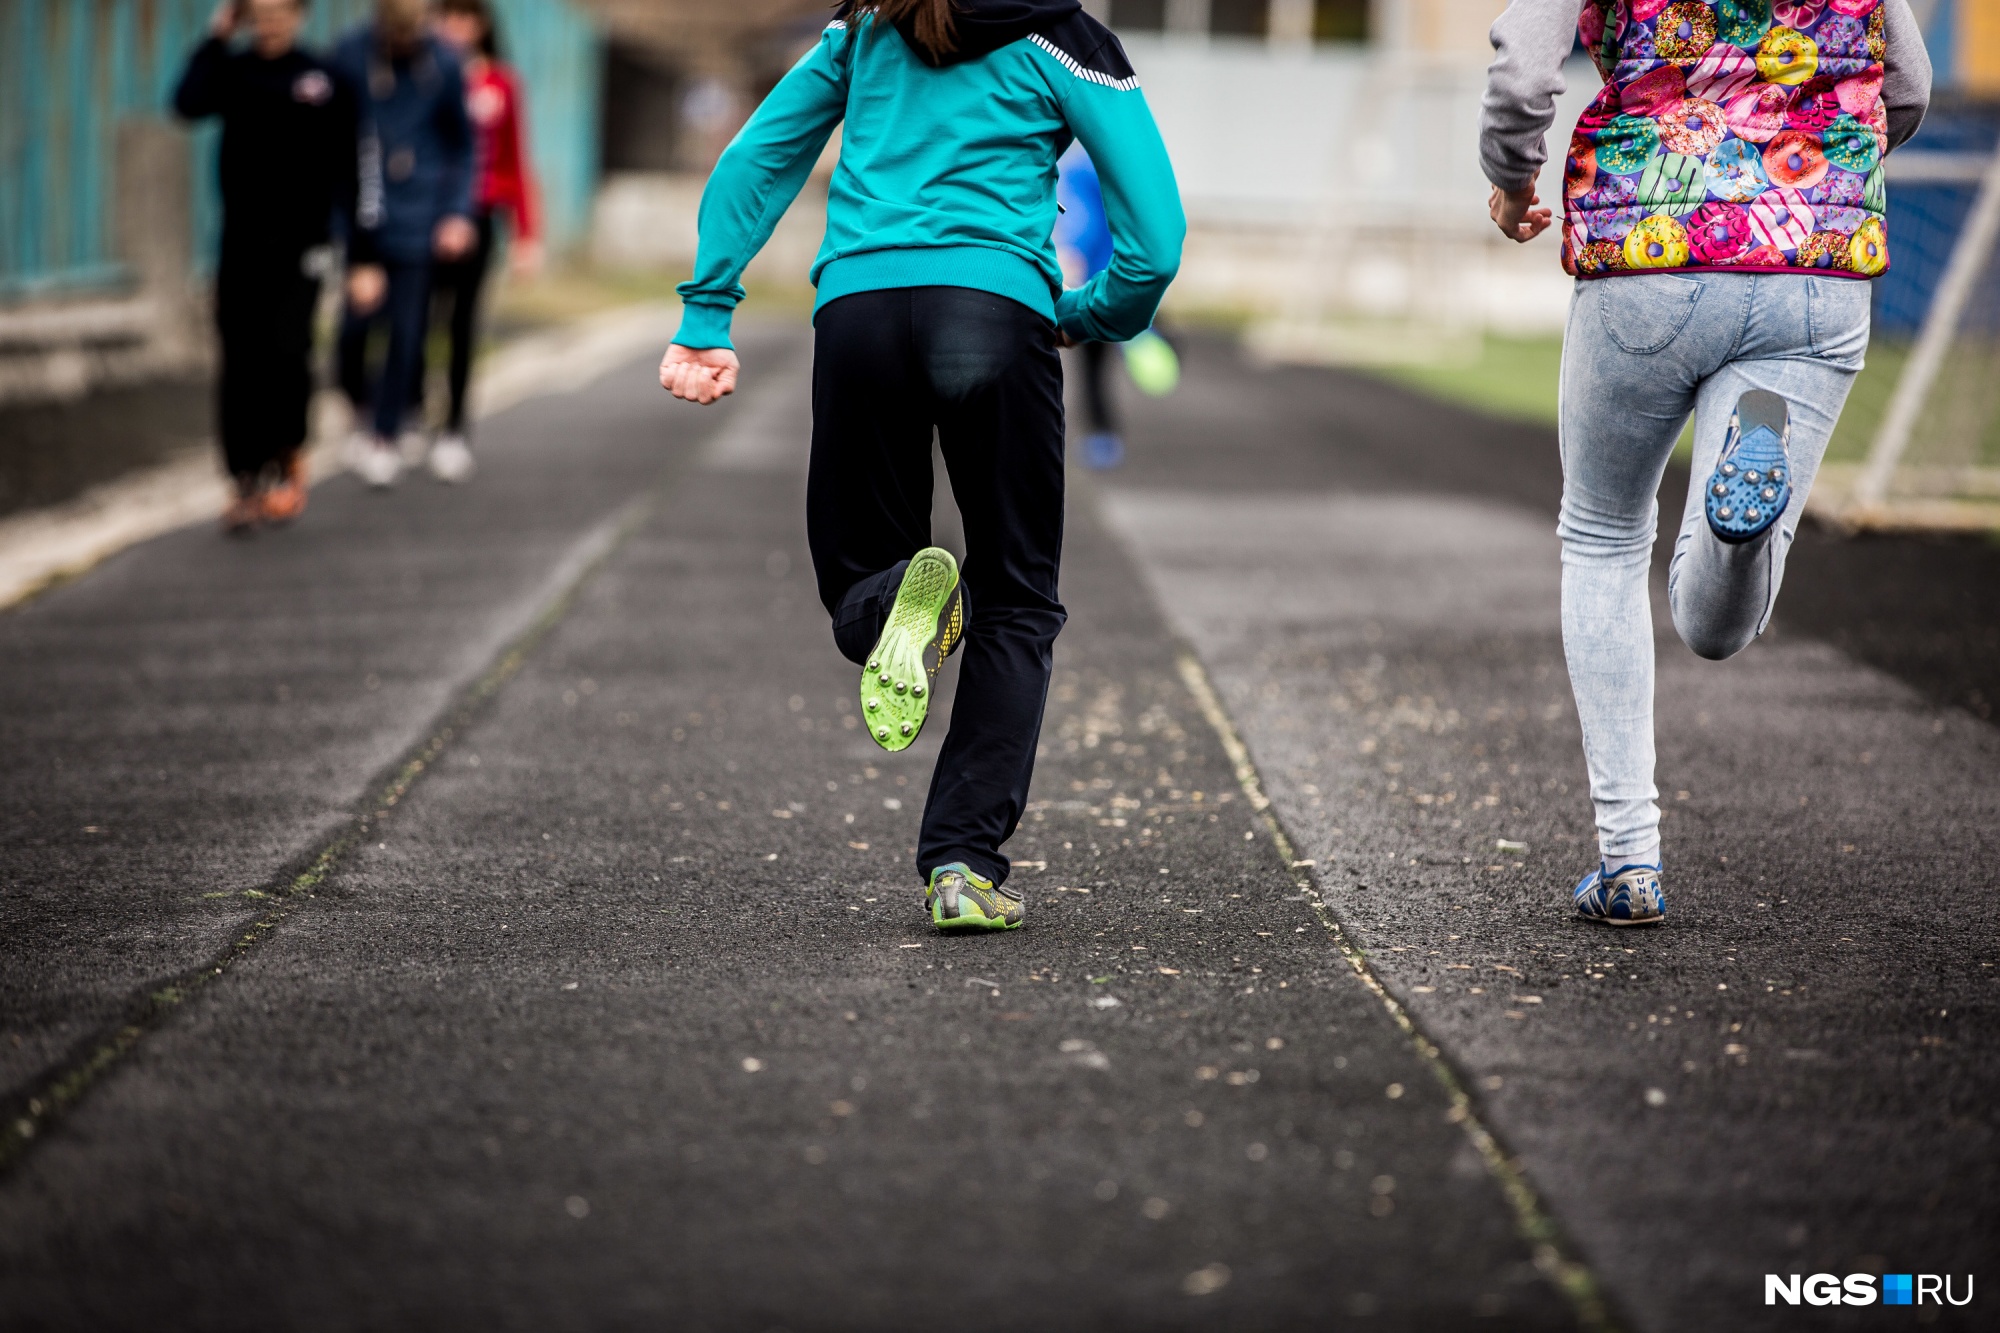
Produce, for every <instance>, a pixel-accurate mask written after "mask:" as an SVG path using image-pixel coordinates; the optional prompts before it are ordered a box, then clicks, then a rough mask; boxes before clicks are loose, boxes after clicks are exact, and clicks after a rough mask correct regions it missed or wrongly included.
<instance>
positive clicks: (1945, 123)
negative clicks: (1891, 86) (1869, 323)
mask: <svg viewBox="0 0 2000 1333" xmlns="http://www.w3.org/2000/svg"><path fill="white" fill-rule="evenodd" d="M1996 145H2000V107H1992V106H1985V107H1977V106H1967V107H1954V108H1949V109H1934V110H1933V111H1932V112H1931V113H1930V115H1929V116H1927V117H1925V119H1924V125H1923V128H1922V129H1921V130H1919V131H1918V132H1917V137H1916V138H1915V139H1913V140H1911V141H1910V143H1909V145H1908V146H1906V147H1904V148H1901V149H1899V150H1897V152H1896V154H1895V156H1893V157H1892V158H1890V159H1889V160H1890V162H1891V163H1892V164H1896V163H1904V164H1907V163H1909V162H1911V161H1912V160H1914V159H1917V158H1919V157H1921V156H1923V155H1925V154H1930V153H1949V154H1952V155H1953V156H1959V155H1965V156H1967V157H1990V156H1991V155H1992V154H1993V151H1994V148H1995V147H1996ZM1893 170H1894V167H1893V165H1892V167H1891V171H1892V173H1893ZM1978 193H1979V182H1978V181H1977V180H1953V181H1923V180H1915V181H1911V180H1905V181H1900V182H1899V181H1897V180H1896V179H1895V177H1894V175H1893V174H1892V175H1891V177H1890V180H1889V271H1888V272H1887V273H1885V274H1883V275H1882V276H1881V277H1879V278H1877V279H1875V282H1874V323H1875V332H1877V333H1878V334H1888V335H1891V336H1896V337H1912V336H1914V335H1915V334H1916V331H1917V329H1918V328H1919V327H1920V326H1921V325H1922V324H1923V321H1924V314H1925V312H1926V311H1928V310H1929V309H1930V305H1931V297H1932V295H1933V294H1934V293H1936V291H1937V285H1938V282H1939V280H1940V279H1941V278H1943V276H1944V268H1945V265H1946V264H1947V263H1949V262H1950V261H1951V251H1952V246H1953V245H1954V244H1955V243H1956V241H1957V240H1958V233H1959V230H1960V228H1962V227H1963V226H1964V225H1965V219H1966V215H1967V214H1969V213H1970V212H1971V211H1972V201H1973V198H1974V197H1975V196H1976V195H1977V194H1978ZM1960 327H1961V328H1964V329H1973V330H1977V331H1981V332H1993V331H1996V330H2000V264H1993V263H1989V264H1988V265H1987V271H1986V273H1985V275H1984V276H1983V278H1982V279H1981V281H1980V283H1979V285H1978V286H1977V287H1976V288H1974V289H1973V295H1972V299H1971V301H1970V302H1969V303H1968V304H1967V306H1966V310H1965V316H1964V319H1963V322H1962V323H1961V324H1960Z"/></svg>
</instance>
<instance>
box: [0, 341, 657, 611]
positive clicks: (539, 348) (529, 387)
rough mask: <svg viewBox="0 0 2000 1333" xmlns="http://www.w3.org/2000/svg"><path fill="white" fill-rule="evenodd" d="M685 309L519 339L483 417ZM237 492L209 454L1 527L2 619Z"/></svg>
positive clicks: (490, 381) (619, 355) (325, 436)
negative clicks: (37, 597)
mask: <svg viewBox="0 0 2000 1333" xmlns="http://www.w3.org/2000/svg"><path fill="white" fill-rule="evenodd" d="M679 318H680V310H679V308H678V307H677V306H673V305H666V304H646V305H637V306H624V307H620V308H618V309H616V310H608V311H605V312H604V313H602V314H598V315H592V316H589V317H588V318H585V319H581V320H578V321H576V322H575V323H573V324H566V325H564V326H562V327H560V328H556V329H550V330H547V331H544V332H540V333H533V334H529V335H527V336H525V337H522V338H518V339H516V340H514V341H512V342H510V343H508V344H507V345H506V346H504V347H502V348H500V349H499V350H498V351H496V352H494V353H493V354H492V355H491V356H489V357H488V358H486V361H485V362H484V364H483V365H482V366H481V367H480V372H479V380H478V383H477V384H476V385H475V386H474V389H473V400H472V409H473V414H474V415H475V416H476V417H482V418H483V417H489V416H493V415H495V414H496V413H499V412H504V411H506V410H507V409H508V408H510V407H513V406H515V405H517V404H519V403H522V402H525V401H526V400H528V399H530V398H537V397H541V396H542V395H544V394H552V393H574V392H576V391H577V390H578V389H582V388H585V387H586V386H588V385H589V384H591V383H592V382H594V381H595V380H597V379H599V378H600V377H602V376H603V375H605V374H608V373H609V372H610V371H612V370H613V369H615V368H617V367H618V366H620V365H622V364H624V363H625V362H626V361H628V360H630V359H631V358H633V357H635V356H637V355H639V354H640V353H641V352H644V351H646V350H648V349H651V348H659V349H664V348H665V347H666V345H667V341H668V340H669V339H670V338H672V336H673V331H674V328H675V326H676V324H677V323H678V321H679ZM336 416H341V417H344V414H335V413H325V412H320V413H316V414H315V419H316V420H317V421H319V422H320V430H319V432H318V436H317V438H316V440H315V441H314V443H313V445H312V452H311V454H310V456H309V463H308V467H309V471H310V475H311V477H312V480H313V482H314V483H315V484H317V483H318V482H320V481H323V480H325V479H326V478H327V477H330V476H333V475H335V474H337V473H340V472H343V471H345V470H346V466H347V463H346V459H345V458H344V457H343V456H342V451H341V450H340V448H339V444H338V442H339V438H340V436H341V434H342V433H343V431H342V430H339V429H329V425H330V424H332V419H333V418H334V417H336ZM228 499H229V484H228V481H227V480H226V479H225V478H224V477H222V476H221V475H220V474H219V473H218V471H217V468H216V465H215V460H214V455H213V452H212V451H210V450H206V449H204V450H202V451H200V452H199V453H192V454H189V455H186V456H184V457H181V458H176V459H174V460H172V461H171V462H167V463H163V464H160V465H159V466H158V467H153V468H148V469H146V470H144V471H142V472H137V473H134V474H132V475H130V476H126V477H120V478H119V479H118V480H116V481H113V482H107V483H105V484H104V485H102V486H96V487H93V488H91V489H90V490H89V491H87V492H85V493H84V494H83V495H81V496H78V497H77V498H76V499H74V500H71V501H68V502H67V503H64V504H60V505H55V506H51V507H50V508H47V509H39V510H34V511H31V512H29V513H25V514H17V515H15V516H13V517H11V518H7V519H4V520H0V611H5V610H8V609H11V608H13V607H15V606H19V605H20V604H21V603H23V602H26V601H28V600H29V599H30V598H32V597H34V596H35V595H36V594H37V593H40V592H42V591H44V590H46V589H48V588H52V587H55V586H56V585H58V584H60V583H63V582H66V581H68V580H69V579H73V578H76V577H77V576H79V575H81V574H83V573H85V572H87V571H88V570H90V569H91V568H92V567H93V566H95V565H96V564H98V563H99V562H100V561H102V560H105V559H108V558H109V557H111V556H113V555H116V554H117V553H118V552H120V551H122V550H124V549H125V548H126V547H128V546H133V545H136V544H137V543H139V542H143V541H147V540H149V539H151V538H153V537H157V536H159V535H161V534H162V533H166V532H171V531H173V530H174V529H176V528H183V527H187V526H189V525H190V524H195V523H206V522H213V521H214V519H215V517H216V515H218V514H220V513H221V512H222V508H223V506H224V505H225V504H226V503H227V502H228Z"/></svg>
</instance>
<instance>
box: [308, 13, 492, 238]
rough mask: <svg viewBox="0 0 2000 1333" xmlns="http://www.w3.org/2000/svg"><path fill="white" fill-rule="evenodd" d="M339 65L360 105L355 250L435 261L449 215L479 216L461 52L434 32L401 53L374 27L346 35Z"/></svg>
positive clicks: (336, 54)
mask: <svg viewBox="0 0 2000 1333" xmlns="http://www.w3.org/2000/svg"><path fill="white" fill-rule="evenodd" d="M329 63H330V64H331V65H332V66H333V69H334V71H335V72H336V73H337V74H338V75H339V76H340V78H341V79H342V80H343V81H344V82H345V83H346V84H347V86H348V87H349V88H350V89H351V90H352V92H353V97H354V103H355V105H356V107H357V108H358V109H359V116H360V133H361V181H360V188H359V198H358V200H357V202H356V205H355V234H354V235H353V236H351V237H350V238H349V241H348V248H349V253H350V255H351V256H352V257H353V258H355V259H357V260H361V261H364V262H366V261H372V260H391V261H397V262H403V263H409V262H415V261H420V260H423V259H427V258H428V257H429V256H430V253H431V234H432V232H433V231H434V230H435V229H436V227H437V224H438V223H439V222H440V221H442V220H443V219H444V218H447V217H452V216H458V217H470V216H472V187H473V169H472V168H473V164H472V153H473V137H472V124H471V122H470V121H469V120H468V119H467V117H466V114H465V77H464V74H463V72H462V71H461V70H460V68H459V64H458V58H457V57H456V56H454V55H452V54H451V52H450V51H448V50H447V49H446V48H445V47H444V46H443V44H441V43H440V42H438V41H437V40H436V39H435V38H433V37H430V36H428V35H426V36H425V37H424V38H423V39H422V41H421V42H420V43H419V44H418V46H417V48H416V50H415V52H414V53H413V54H411V55H409V56H407V57H403V58H400V59H395V60H391V59H390V58H389V57H388V56H387V55H386V54H385V53H384V52H383V50H382V47H381V44H380V43H379V42H378V41H377V40H376V38H375V29H374V27H373V25H366V26H363V27H360V28H356V29H355V30H354V31H352V32H350V33H348V34H347V36H345V37H343V38H341V40H340V44H339V45H338V46H336V47H335V48H334V50H333V57H332V59H331V61H329Z"/></svg>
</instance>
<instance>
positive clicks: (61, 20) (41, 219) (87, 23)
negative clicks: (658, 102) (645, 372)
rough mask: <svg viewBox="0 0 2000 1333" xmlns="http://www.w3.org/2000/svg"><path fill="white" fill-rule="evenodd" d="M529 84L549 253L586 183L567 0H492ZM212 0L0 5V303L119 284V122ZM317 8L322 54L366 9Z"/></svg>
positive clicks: (588, 74) (203, 254) (153, 85)
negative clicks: (116, 173) (116, 175)
mask: <svg viewBox="0 0 2000 1333" xmlns="http://www.w3.org/2000/svg"><path fill="white" fill-rule="evenodd" d="M494 7H495V9H496V10H497V12H498V14H499V20H500V28H501V35H502V38H503V39H504V41H505V42H506V54H507V57H508V60H509V62H510V63H511V64H513V65H514V67H515V68H516V69H518V70H519V71H520V72H521V77H522V82H523V84H524V85H525V87H526V90H527V103H528V148H529V151H530V153H531V154H532V155H533V158H534V163H535V170H536V173H537V175H538V176H539V178H540V183H541V187H542V205H543V210H544V214H545V216H546V217H547V219H548V233H549V240H550V242H551V244H552V245H553V246H555V247H558V248H559V247H561V246H563V245H565V244H567V243H570V242H574V241H576V240H579V239H581V237H582V235H583V231H584V228H585V226H586V225H587V224H588V222H589V218H590V207H591V201H592V198H593V196H594V195H595V193H596V190H597V167H598V156H599V154H598V139H599V133H598V126H599V100H600V98H599V91H598V88H599V79H600V74H601V70H602V65H603V62H602V59H601V54H602V35H601V32H600V30H599V28H598V26H597V24H596V22H595V21H594V20H592V19H591V18H589V17H588V16H587V14H586V13H585V11H584V10H583V8H582V7H581V6H580V5H579V4H578V3H576V0H494ZM214 8H215V0H91V2H90V3H85V0H0V301H6V300H14V299H21V298H25V297H30V296H34V295H37V294H40V293H45V292H55V291H62V290H73V289H79V288H83V289H88V288H92V287H112V286H115V285H117V284H118V283H119V282H121V281H122V280H123V279H124V278H125V276H126V275H125V271H124V268H123V266H122V265H121V264H120V263H119V262H118V258H117V254H116V248H115V246H116V235H115V232H116V225H115V219H114V217H113V206H114V203H115V200H116V198H117V188H116V182H115V180H114V178H113V177H114V171H115V166H116V157H117V135H118V125H119V122H120V121H122V120H125V119H127V118H145V119H154V120H162V121H164V120H166V119H167V117H168V115H169V110H168V101H169V99H170V98H171V96H172V94H173V88H174V83H175V81H176V80H177V79H178V78H179V77H180V72H181V68H182V66H183V65H184V64H185V63H186V61H187V58H188V56H189V55H190V54H192V53H193V51H194V48H195V46H196V45H197V44H198V43H199V42H200V41H201V40H202V38H203V36H204V35H205V34H206V32H207V28H208V18H209V15H210V14H211V13H212V12H213V10H214ZM372 9H373V6H372V4H371V3H370V0H317V3H315V4H313V5H312V7H311V8H310V10H309V11H308V20H307V24H306V30H305V33H304V36H303V38H302V40H303V41H304V42H305V43H306V44H307V45H308V46H311V47H313V48H314V49H315V50H318V51H321V52H325V51H326V50H328V49H329V48H330V47H331V46H332V44H333V39H334V37H335V36H336V35H337V34H338V33H340V32H342V31H345V30H346V29H348V28H350V27H352V26H354V25H355V24H357V23H360V22H362V21H364V20H365V19H366V18H367V17H368V16H369V14H370V13H371V12H372ZM194 143H195V152H194V172H195V182H196V188H195V191H194V200H195V204H194V214H195V216H194V234H195V236H196V237H197V238H198V240H197V247H198V255H197V263H198V265H199V266H200V267H202V268H204V269H205V268H206V267H207V266H208V264H209V262H210V261H211V260H212V257H213V255H214V253H215V243H216V239H217V228H218V223H219V221H220V219H219V214H218V209H217V204H216V199H215V143H216V130H215V128H214V127H213V126H209V127H206V128H204V129H202V130H200V131H197V132H196V134H195V136H194Z"/></svg>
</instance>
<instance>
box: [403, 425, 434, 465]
mask: <svg viewBox="0 0 2000 1333" xmlns="http://www.w3.org/2000/svg"><path fill="white" fill-rule="evenodd" d="M396 448H397V449H398V450H400V451H401V452H402V455H403V466H404V467H422V466H423V465H424V455H425V454H428V453H429V452H430V451H431V437H430V436H428V435H426V434H424V433H423V432H422V431H420V430H406V431H404V432H403V433H402V434H401V435H399V436H397V437H396Z"/></svg>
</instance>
